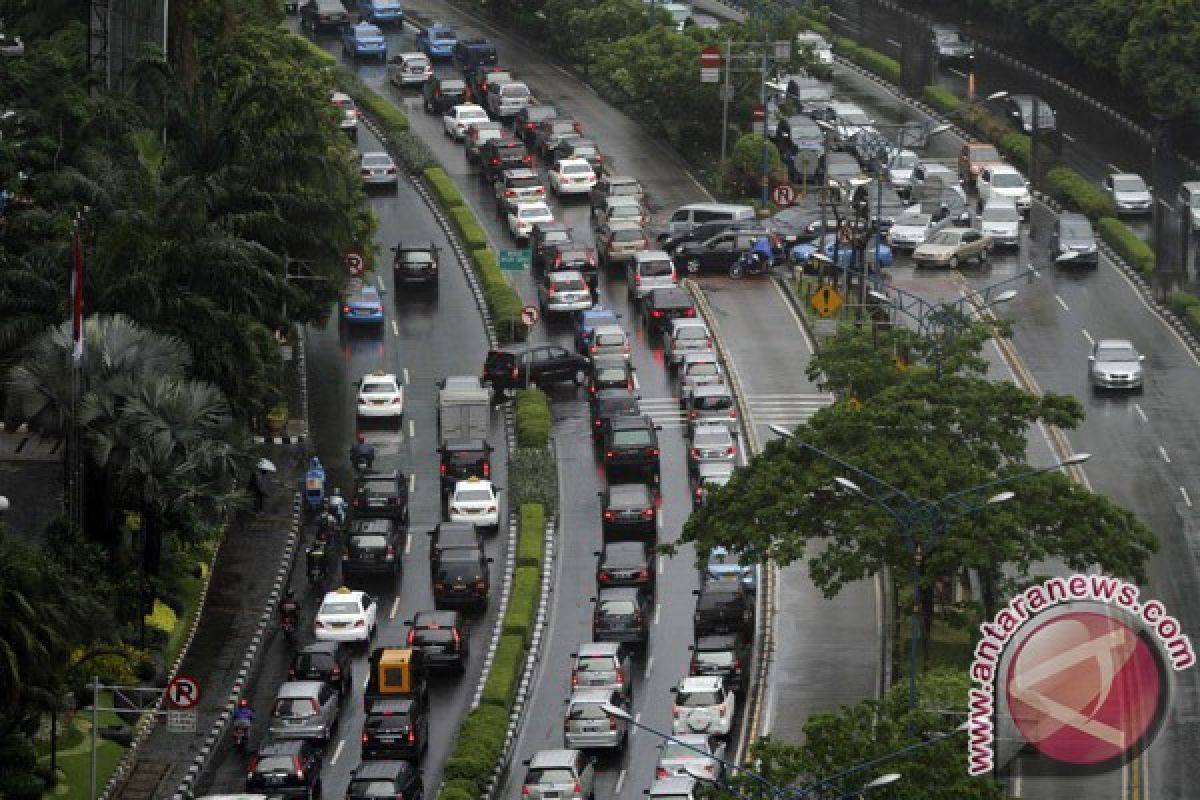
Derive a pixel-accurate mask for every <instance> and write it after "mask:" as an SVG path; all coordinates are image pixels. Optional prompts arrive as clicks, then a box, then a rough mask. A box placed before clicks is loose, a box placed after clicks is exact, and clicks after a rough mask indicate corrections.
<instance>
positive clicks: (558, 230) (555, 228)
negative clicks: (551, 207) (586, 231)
mask: <svg viewBox="0 0 1200 800" xmlns="http://www.w3.org/2000/svg"><path fill="white" fill-rule="evenodd" d="M570 241H571V228H570V227H569V226H567V225H566V224H564V223H562V222H538V223H536V224H535V225H534V226H533V232H532V233H531V234H529V249H530V250H531V251H532V256H531V257H532V260H533V268H534V269H545V268H546V253H547V251H548V249H549V247H550V245H552V244H559V243H568V242H570Z"/></svg>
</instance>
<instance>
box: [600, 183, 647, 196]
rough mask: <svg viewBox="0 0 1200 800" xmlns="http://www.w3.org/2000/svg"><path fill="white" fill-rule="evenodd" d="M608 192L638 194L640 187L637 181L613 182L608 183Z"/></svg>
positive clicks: (613, 193) (640, 191)
mask: <svg viewBox="0 0 1200 800" xmlns="http://www.w3.org/2000/svg"><path fill="white" fill-rule="evenodd" d="M608 193H609V194H611V195H635V196H636V195H639V194H641V193H642V187H641V185H640V184H637V183H614V184H611V185H609V187H608Z"/></svg>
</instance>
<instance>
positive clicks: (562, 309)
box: [538, 270, 592, 314]
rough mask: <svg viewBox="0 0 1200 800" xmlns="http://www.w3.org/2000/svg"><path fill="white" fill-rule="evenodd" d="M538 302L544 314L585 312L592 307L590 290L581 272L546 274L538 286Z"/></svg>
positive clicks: (565, 271)
mask: <svg viewBox="0 0 1200 800" xmlns="http://www.w3.org/2000/svg"><path fill="white" fill-rule="evenodd" d="M538 301H539V302H540V303H541V306H542V313H545V314H555V313H560V314H562V313H567V312H569V311H587V310H588V309H589V308H591V307H592V290H591V289H590V288H588V285H587V281H586V280H584V278H583V273H582V272H578V271H576V270H564V271H562V272H547V273H546V277H545V278H543V279H542V282H541V283H540V284H538Z"/></svg>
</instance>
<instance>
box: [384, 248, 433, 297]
mask: <svg viewBox="0 0 1200 800" xmlns="http://www.w3.org/2000/svg"><path fill="white" fill-rule="evenodd" d="M392 252H393V253H395V255H394V256H393V257H392V278H393V279H394V281H395V283H396V286H397V287H399V286H400V285H401V284H418V285H420V286H430V287H432V288H434V289H436V288H437V285H438V252H439V248H437V247H435V246H434V245H433V243H432V242H430V243H429V244H425V245H417V246H412V247H405V246H404V243H403V242H400V243H399V244H397V245H396V246H395V247H393V248H392Z"/></svg>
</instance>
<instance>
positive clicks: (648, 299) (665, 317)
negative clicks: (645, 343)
mask: <svg viewBox="0 0 1200 800" xmlns="http://www.w3.org/2000/svg"><path fill="white" fill-rule="evenodd" d="M641 309H642V319H643V320H644V321H645V323H646V333H647V335H650V336H653V335H655V334H658V333H661V332H662V331H664V330H666V329H667V328H669V327H670V325H671V323H672V322H673V321H675V320H677V319H693V318H695V317H696V306H695V305H694V304H693V303H692V296H691V295H690V294H689V293H688V291H687V290H686V289H682V288H680V287H678V286H677V287H674V288H671V289H651V290H650V293H649V294H647V295H646V296H645V297H644V298H642V305H641Z"/></svg>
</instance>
